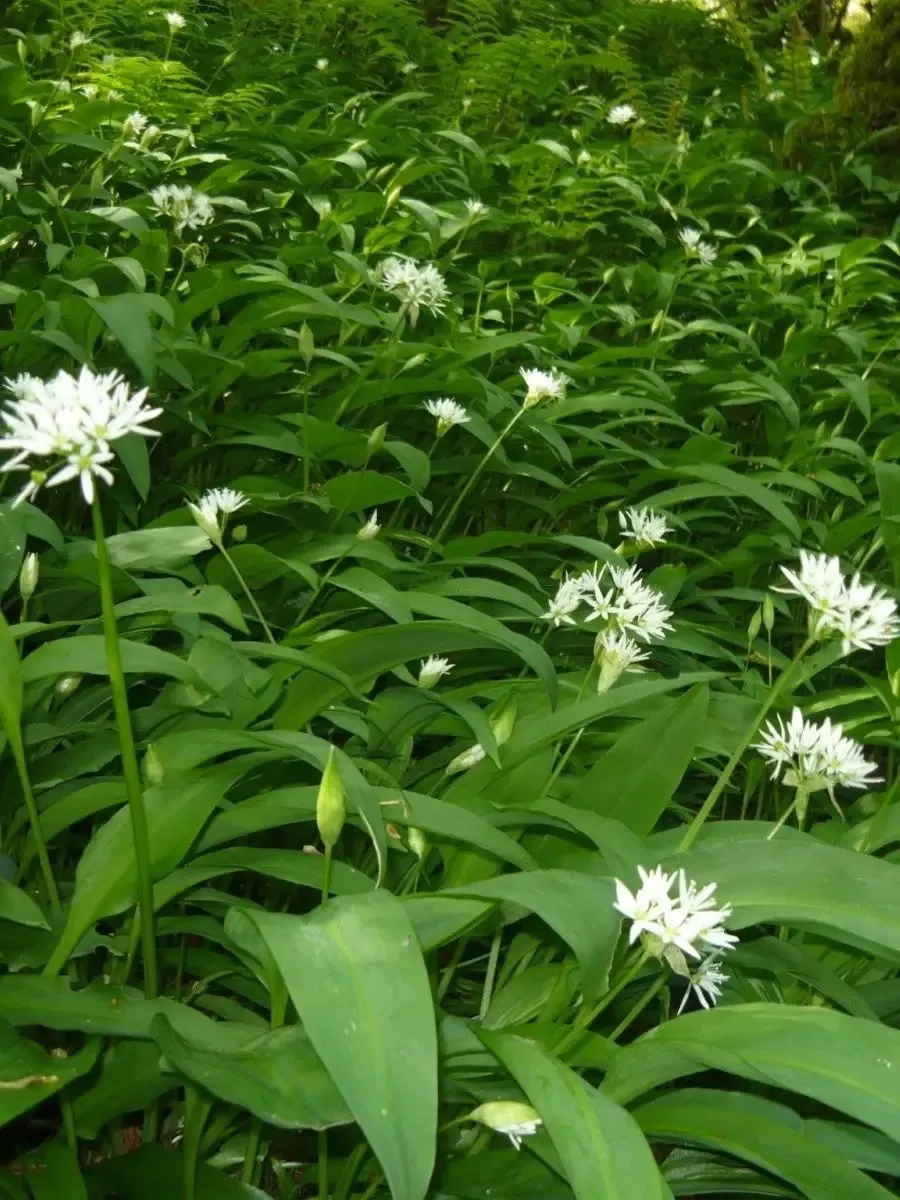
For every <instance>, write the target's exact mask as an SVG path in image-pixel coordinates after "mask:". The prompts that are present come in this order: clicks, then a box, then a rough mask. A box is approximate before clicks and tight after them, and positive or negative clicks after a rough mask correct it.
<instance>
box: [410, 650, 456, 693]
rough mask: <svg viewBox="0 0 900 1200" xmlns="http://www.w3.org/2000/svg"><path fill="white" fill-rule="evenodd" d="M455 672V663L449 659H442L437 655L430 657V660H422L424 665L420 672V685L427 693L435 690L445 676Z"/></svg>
mask: <svg viewBox="0 0 900 1200" xmlns="http://www.w3.org/2000/svg"><path fill="white" fill-rule="evenodd" d="M452 670H453V663H452V662H450V660H449V659H448V658H440V657H439V656H438V655H436V654H431V655H429V657H428V658H426V659H423V660H422V665H421V668H420V670H419V679H418V685H419V687H420V688H423V689H424V690H425V691H428V689H429V688H433V687H434V685H435V684H436V683H438V682H439V680H441V679H443V677H444V676H445V675H449V674H450V672H451V671H452Z"/></svg>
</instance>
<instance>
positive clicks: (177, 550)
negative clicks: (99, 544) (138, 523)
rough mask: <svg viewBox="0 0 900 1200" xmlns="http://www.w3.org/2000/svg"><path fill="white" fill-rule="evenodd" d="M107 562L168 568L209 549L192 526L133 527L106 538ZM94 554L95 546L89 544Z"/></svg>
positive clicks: (125, 567)
mask: <svg viewBox="0 0 900 1200" xmlns="http://www.w3.org/2000/svg"><path fill="white" fill-rule="evenodd" d="M106 548H107V550H108V551H109V558H110V562H111V563H112V564H113V566H116V567H121V568H122V570H123V571H147V570H149V571H168V570H171V568H173V567H177V566H179V565H181V564H183V563H187V562H190V560H191V559H192V558H196V556H197V555H198V554H203V553H205V552H206V551H207V550H211V549H212V542H211V541H210V540H209V538H208V537H207V536H206V534H205V533H204V532H203V531H202V529H198V528H197V526H196V525H176V526H173V527H165V528H161V529H135V530H132V532H131V533H116V534H113V536H112V537H109V538H107V539H106ZM92 550H93V553H94V554H96V552H97V550H96V547H92Z"/></svg>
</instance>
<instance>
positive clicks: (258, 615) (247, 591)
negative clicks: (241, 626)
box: [218, 541, 276, 646]
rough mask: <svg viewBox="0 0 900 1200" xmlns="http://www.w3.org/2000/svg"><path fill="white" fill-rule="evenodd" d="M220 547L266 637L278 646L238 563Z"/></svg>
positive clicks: (220, 544) (219, 544)
mask: <svg viewBox="0 0 900 1200" xmlns="http://www.w3.org/2000/svg"><path fill="white" fill-rule="evenodd" d="M218 546H219V550H220V552H221V554H222V557H223V558H224V559H225V561H226V562H227V563H228V565H229V567H231V573H232V575H234V577H235V579H236V580H237V581H238V583H239V584H240V585H241V589H242V591H243V593H244V595H245V596H246V597H247V599H248V600H249V602H250V607H251V608H252V609H253V611H254V613H255V614H256V619H257V621H259V623H260V625H262V627H263V629H264V630H265V634H266V637H267V638H268V639H269V641H270V642H271V643H272V645H273V646H274V645H276V642H275V638H274V636H273V634H272V630H271V629H270V628H269V622H268V621H267V620H266V618H265V617H264V616H263V615H262V610H261V608H260V607H259V605H258V604H257V603H256V600H255V598H254V596H253V593H252V592H251V591H250V589H249V588H248V587H247V582H246V580H245V579H244V577H243V575H242V574H241V573H240V571H239V570H238V565H237V563H236V562H235V561H234V559H233V558H232V557H231V555H230V554H229V553H228V551H227V550H226V549H225V547H224V546H223V545H222V543H221V541H220V542H219V543H218Z"/></svg>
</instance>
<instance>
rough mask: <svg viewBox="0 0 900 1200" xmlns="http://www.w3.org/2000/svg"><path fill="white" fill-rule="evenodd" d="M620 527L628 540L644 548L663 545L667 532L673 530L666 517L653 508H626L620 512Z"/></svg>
mask: <svg viewBox="0 0 900 1200" xmlns="http://www.w3.org/2000/svg"><path fill="white" fill-rule="evenodd" d="M619 528H620V529H621V531H622V537H623V538H625V540H626V541H628V542H634V543H635V545H636V546H637V547H638V548H639V549H642V550H649V549H651V548H652V547H653V546H661V545H662V544H663V542H664V541H665V540H666V534H667V533H671V532H672V528H671V526H670V525H669V523H668V522H667V521H666V518H665V517H664V516H662V514H661V513H656V512H654V511H653V509H652V508H626V509H625V511H624V512H620V513H619Z"/></svg>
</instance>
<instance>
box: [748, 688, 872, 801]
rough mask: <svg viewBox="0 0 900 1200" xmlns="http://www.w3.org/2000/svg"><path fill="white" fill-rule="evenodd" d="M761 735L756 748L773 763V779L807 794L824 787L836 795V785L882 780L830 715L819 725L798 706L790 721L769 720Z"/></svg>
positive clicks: (863, 784)
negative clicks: (833, 723) (781, 779)
mask: <svg viewBox="0 0 900 1200" xmlns="http://www.w3.org/2000/svg"><path fill="white" fill-rule="evenodd" d="M760 736H761V738H762V740H761V741H760V742H757V743H756V745H755V746H754V747H753V749H754V750H758V751H759V753H760V754H761V755H762V757H763V758H764V759H765V760H766V761H767V762H768V763H769V764H770V767H771V772H772V778H773V779H779V778H781V777H782V776H783V778H784V782H785V783H786V784H788V786H789V787H796V788H798V789H800V790H802V791H803V792H805V793H806V794H807V795H809V793H810V792H817V791H820V790H821V789H823V788H824V789H826V790H827V791H828V794H829V795H830V796H832V798H833V796H834V789H835V788H836V787H848V788H866V787H868V786H869V784H871V783H880V782H881V779H880V778H879V777H878V776H876V775H874V774H873V772H874V771H877V770H878V768H877V766H876V765H875V763H870V762H868V761H867V760H866V759H865V757H864V756H863V748H862V746H861V745H860V744H859V742H856V741H854V740H853V738H849V737H846V736H845V735H844V728H843V726H842V725H832V723H831V719H830V718H829V717H826V718H825V720H824V721H823V722H822V724H821V725H817V724H816V723H815V722H814V721H808V720H806V718H805V717H804V716H803V713H802V712H801V711H800V709H799V708H795V709H794V710H793V712H792V713H791V716H790V720H789V721H787V722H785V720H784V718H783V717H777V718H776V719H775V720H774V721H769V722H768V724H767V725H766V727H765V729H764V730H763V731H762V733H761V735H760Z"/></svg>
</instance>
